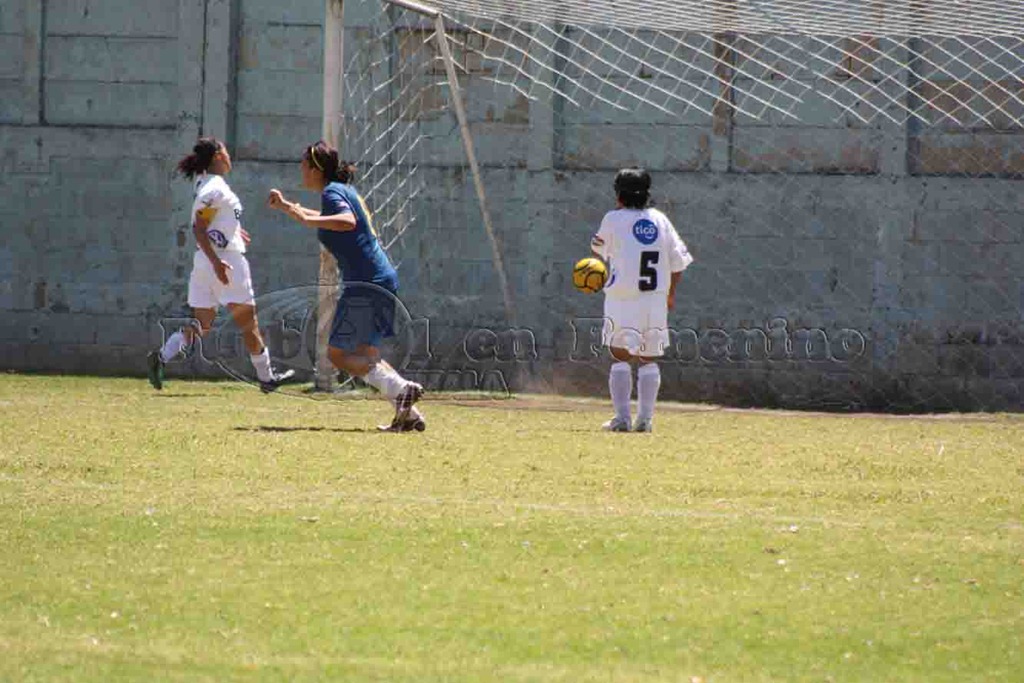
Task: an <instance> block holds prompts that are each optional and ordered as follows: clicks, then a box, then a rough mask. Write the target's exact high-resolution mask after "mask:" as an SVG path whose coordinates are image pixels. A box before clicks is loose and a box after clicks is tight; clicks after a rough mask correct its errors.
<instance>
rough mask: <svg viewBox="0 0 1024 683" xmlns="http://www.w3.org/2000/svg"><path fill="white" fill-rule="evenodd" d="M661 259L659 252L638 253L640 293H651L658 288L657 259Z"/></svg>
mask: <svg viewBox="0 0 1024 683" xmlns="http://www.w3.org/2000/svg"><path fill="white" fill-rule="evenodd" d="M660 257H661V252H659V251H642V252H640V291H641V292H653V291H654V290H656V289H657V288H658V269H657V268H655V266H656V265H658V259H659V258H660Z"/></svg>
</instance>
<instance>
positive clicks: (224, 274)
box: [213, 259, 231, 285]
mask: <svg viewBox="0 0 1024 683" xmlns="http://www.w3.org/2000/svg"><path fill="white" fill-rule="evenodd" d="M229 270H231V264H230V263H228V262H227V261H221V260H219V259H218V260H217V261H214V262H213V272H214V274H215V275H216V276H217V279H218V280H220V283H221V284H222V285H226V284H228V271H229Z"/></svg>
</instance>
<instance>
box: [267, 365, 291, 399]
mask: <svg viewBox="0 0 1024 683" xmlns="http://www.w3.org/2000/svg"><path fill="white" fill-rule="evenodd" d="M271 375H272V377H271V379H270V381H269V382H263V381H261V382H260V391H262V392H263V393H264V394H269V393H272V392H274V391H277V389H278V387H280V386H281V385H282V384H284V383H285V382H287V381H288V380H290V379H291V378H292V377H294V376H295V371H294V370H285V371H284V372H273V371H272V372H271Z"/></svg>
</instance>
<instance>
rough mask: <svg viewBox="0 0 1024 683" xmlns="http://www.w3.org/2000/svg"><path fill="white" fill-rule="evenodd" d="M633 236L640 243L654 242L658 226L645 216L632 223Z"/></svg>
mask: <svg viewBox="0 0 1024 683" xmlns="http://www.w3.org/2000/svg"><path fill="white" fill-rule="evenodd" d="M633 237H635V238H636V241H637V242H639V243H640V244H654V243H655V241H657V239H658V226H657V225H655V224H654V223H653V222H652V221H649V220H647V219H646V218H641V219H640V220H638V221H637V222H636V223H634V224H633Z"/></svg>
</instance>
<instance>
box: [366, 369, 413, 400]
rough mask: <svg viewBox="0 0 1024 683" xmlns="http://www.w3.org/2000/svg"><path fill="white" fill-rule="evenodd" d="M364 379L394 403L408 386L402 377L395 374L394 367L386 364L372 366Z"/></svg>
mask: <svg viewBox="0 0 1024 683" xmlns="http://www.w3.org/2000/svg"><path fill="white" fill-rule="evenodd" d="M363 379H364V380H366V383H367V384H369V385H370V386H371V387H373V388H374V389H376V390H377V391H379V392H380V393H381V394H382V395H383V396H384V398H386V399H388V400H389V401H394V400H395V397H396V396H398V395H399V394H400V393H402V389H404V388H405V385H406V384H407V382H406V380H404V379H402V376H401V375H399V374H398V373H397V372H395V369H394V368H393V367H391V366H390V365H388V364H387V363H384V362H380V363H375V364H374V365H372V366H370V371H369V372H367V373H366V376H365V377H363Z"/></svg>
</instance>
